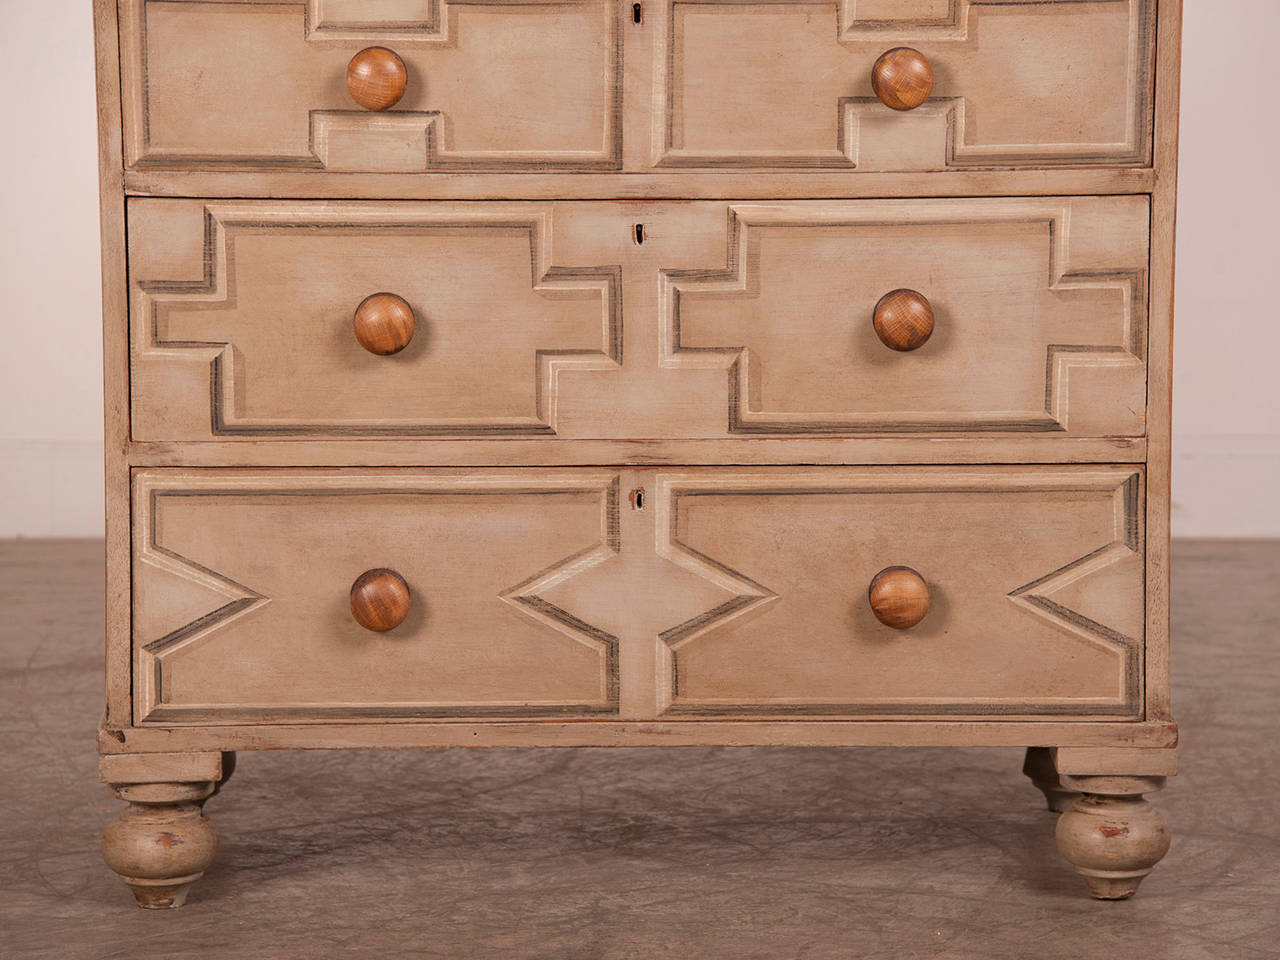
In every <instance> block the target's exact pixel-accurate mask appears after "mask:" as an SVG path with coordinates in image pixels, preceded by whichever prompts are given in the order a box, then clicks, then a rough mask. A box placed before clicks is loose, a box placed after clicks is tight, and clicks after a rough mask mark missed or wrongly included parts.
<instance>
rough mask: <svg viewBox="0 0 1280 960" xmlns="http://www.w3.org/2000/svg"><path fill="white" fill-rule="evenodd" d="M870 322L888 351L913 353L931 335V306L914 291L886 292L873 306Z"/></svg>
mask: <svg viewBox="0 0 1280 960" xmlns="http://www.w3.org/2000/svg"><path fill="white" fill-rule="evenodd" d="M871 322H872V323H873V324H874V325H875V328H876V336H877V337H879V338H880V342H881V343H883V344H884V345H885V346H886V347H888V348H889V349H891V350H903V351H905V350H915V349H916V348H917V347H921V346H923V345H924V342H925V341H926V340H928V339H929V335H930V334H932V333H933V307H932V306H931V305H930V303H929V301H928V300H926V299H925V298H924V296H923V295H922V294H919V293H916V292H915V291H914V290H890V291H889V292H888V293H886V294H885V295H884V296H883V297H881V298H880V300H879V302H878V303H876V309H875V312H874V313H873V314H872V317H871Z"/></svg>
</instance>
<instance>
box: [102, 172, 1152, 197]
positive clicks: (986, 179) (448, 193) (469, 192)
mask: <svg viewBox="0 0 1280 960" xmlns="http://www.w3.org/2000/svg"><path fill="white" fill-rule="evenodd" d="M938 177H939V174H938V173H934V172H919V173H858V174H857V175H855V176H850V175H848V174H846V173H829V172H823V171H821V170H815V171H805V172H804V173H803V174H800V175H797V174H795V173H787V172H778V171H767V170H766V171H760V172H752V173H751V174H750V175H748V176H741V175H732V174H730V175H724V174H714V175H712V176H708V175H706V174H703V173H696V172H689V171H666V170H658V171H657V172H654V173H574V174H562V173H486V174H461V173H458V174H455V173H449V174H437V175H432V176H423V175H422V174H414V173H325V174H322V175H321V174H315V173H305V172H301V173H299V172H290V171H287V170H254V171H252V172H248V173H232V172H227V171H224V170H198V171H180V170H126V171H125V176H124V182H125V188H126V189H127V191H128V193H129V194H130V195H131V196H155V197H243V196H246V195H248V196H260V197H295V198H304V199H305V198H307V197H316V196H321V195H325V196H332V197H341V198H345V199H368V200H378V199H384V198H391V197H394V198H399V199H410V200H412V199H420V200H428V199H450V200H503V199H521V200H561V199H578V200H649V199H653V198H655V197H662V198H670V197H681V198H688V199H709V200H715V199H723V198H725V197H740V198H743V199H753V200H786V199H804V198H807V197H842V198H846V199H855V198H869V199H874V198H892V197H928V196H935V195H936V194H938V193H939V191H940V185H939V183H938ZM1154 183H1155V174H1154V171H1152V169H1151V168H1150V167H1062V168H1059V167H1041V168H1031V169H1025V168H1020V169H1015V170H1001V171H994V170H970V169H968V168H965V169H956V170H953V171H948V172H947V174H946V176H945V178H944V181H943V185H944V186H945V189H946V194H947V195H948V196H956V197H963V196H985V197H1007V196H1049V197H1052V196H1060V195H1077V196H1092V195H1095V194H1145V193H1150V192H1151V189H1152V186H1153V184H1154ZM322 187H323V188H325V189H321V188H322Z"/></svg>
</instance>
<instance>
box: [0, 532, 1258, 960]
mask: <svg viewBox="0 0 1280 960" xmlns="http://www.w3.org/2000/svg"><path fill="white" fill-rule="evenodd" d="M101 553H102V547H101V544H100V543H98V542H75V541H61V542H59V541H28V542H21V541H18V542H14V541H0V604H2V605H3V610H4V617H3V620H2V621H0V734H2V735H3V741H2V744H3V749H0V957H3V958H6V960H7V958H14V957H24V958H25V957H49V958H58V960H72V958H82V957H87V958H108V957H130V958H144V957H147V958H150V957H166V958H168V957H196V956H199V957H224V956H225V957H235V958H237V960H250V958H258V957H269V958H287V957H308V958H311V957H328V956H335V957H344V958H346V957H377V958H379V960H383V958H393V957H400V956H422V957H447V958H450V960H464V958H472V957H486V958H487V957H496V956H504V957H517V958H542V957H546V958H553V957H554V958H556V960H578V958H584V960H597V958H623V957H635V958H645V960H651V958H666V957H672V958H675V957H679V958H686V957H688V958H699V960H701V958H734V960H742V958H757V957H758V958H769V960H785V958H806V960H820V958H841V960H844V958H850V957H858V958H859V960H877V958H887V960H900V958H915V957H948V958H960V957H981V958H983V960H999V958H1006V957H1007V958H1019V960H1021V958H1028V957H1039V958H1056V957H1062V958H1068V957H1069V958H1072V960H1080V958H1112V957H1116V958H1126V960H1128V958H1143V960H1154V958H1201V957H1203V958H1214V960H1219V958H1227V960H1235V958H1255V957H1277V956H1280V875H1278V871H1277V859H1278V855H1280V841H1278V839H1277V837H1278V834H1280V802H1278V800H1277V798H1278V797H1280V727H1278V725H1277V717H1278V716H1280V708H1278V706H1277V705H1278V703H1280V655H1278V653H1280V651H1278V649H1277V636H1278V635H1280V631H1278V629H1277V628H1278V627H1280V613H1278V606H1277V600H1278V599H1280V542H1236V543H1228V542H1183V543H1179V544H1178V545H1177V548H1176V550H1175V567H1174V616H1173V625H1174V642H1175V650H1174V670H1175V677H1176V680H1175V683H1174V693H1175V699H1174V704H1175V711H1176V713H1177V715H1178V719H1179V722H1180V724H1181V728H1182V753H1181V765H1182V772H1181V774H1180V775H1179V776H1178V777H1176V778H1174V779H1173V780H1171V781H1170V784H1169V787H1168V788H1167V789H1166V790H1165V791H1164V792H1162V793H1160V794H1157V795H1156V796H1155V802H1156V803H1157V804H1158V805H1159V806H1160V807H1161V809H1162V810H1163V811H1164V813H1165V815H1166V817H1167V818H1168V820H1169V822H1170V824H1171V825H1172V828H1173V831H1174V842H1173V849H1172V851H1171V852H1170V853H1169V855H1168V857H1167V858H1166V859H1165V861H1164V863H1163V864H1161V865H1160V866H1159V867H1157V868H1156V872H1155V873H1154V874H1153V875H1152V876H1151V877H1149V878H1148V879H1147V881H1146V882H1145V884H1144V885H1143V888H1142V890H1141V891H1140V892H1139V894H1138V897H1137V898H1136V899H1134V900H1132V901H1126V902H1120V903H1098V902H1095V901H1092V900H1090V899H1088V897H1087V896H1086V895H1085V892H1084V886H1083V884H1082V883H1081V882H1080V881H1079V880H1078V879H1077V878H1076V876H1075V875H1074V874H1073V873H1072V872H1071V870H1070V869H1069V868H1068V867H1067V865H1066V864H1065V863H1064V862H1062V861H1061V860H1060V859H1059V858H1058V856H1057V853H1056V851H1055V849H1054V844H1053V823H1054V820H1053V815H1051V814H1049V813H1048V812H1046V811H1045V810H1044V809H1043V807H1042V804H1041V800H1040V796H1039V794H1037V793H1036V792H1035V791H1034V790H1033V788H1032V787H1031V786H1030V784H1029V783H1028V782H1027V781H1026V780H1025V779H1024V778H1023V777H1022V776H1021V774H1020V773H1019V767H1020V763H1021V751H1018V750H1009V749H964V750H955V749H948V750H941V749H927V750H922V749H916V750H890V749H853V750H810V749H775V748H770V749H682V750H672V751H660V750H571V751H538V750H530V751H515V750H494V751H480V750H470V751H465V750H461V751H419V752H385V753H376V752H367V753H365V752H362V753H338V752H327V751H326V752H318V751H317V752H296V753H286V752H275V753H262V754H255V753H241V754H240V758H239V759H240V763H239V766H238V769H237V770H236V775H235V778H234V779H233V780H232V781H231V783H230V784H228V787H227V789H226V790H224V791H223V792H222V793H221V794H220V795H219V796H218V797H217V798H215V799H214V800H213V801H211V802H210V804H209V808H208V810H209V813H210V814H211V815H212V816H213V818H214V820H215V821H216V822H217V824H218V827H219V829H220V830H221V833H222V839H223V846H222V850H221V853H220V855H219V859H218V862H217V863H216V864H215V865H214V866H213V868H212V869H211V870H210V871H209V873H208V874H207V875H206V877H205V879H204V880H203V881H201V883H200V884H199V885H198V886H197V887H196V888H195V890H194V892H193V893H192V897H191V900H190V901H189V903H188V905H187V906H186V907H184V908H183V909H181V910H176V911H142V910H138V909H137V908H135V907H134V906H133V901H132V897H131V896H130V894H129V892H128V891H127V890H126V889H125V887H124V886H123V885H121V884H120V883H119V881H118V880H116V878H115V877H114V876H113V875H112V874H110V873H109V872H108V871H107V869H106V867H105V866H103V864H102V861H101V859H100V856H99V852H98V836H99V833H100V831H101V829H102V827H103V826H104V825H105V824H106V823H107V822H108V821H109V820H110V819H111V818H112V817H113V816H114V815H115V814H116V813H117V812H118V810H119V809H120V808H121V804H120V803H119V802H118V801H115V800H112V799H111V798H110V797H109V796H108V795H107V793H106V790H105V788H103V787H102V786H101V785H100V784H98V782H97V776H96V763H97V760H96V755H95V751H94V728H95V726H96V723H97V718H98V714H99V712H100V709H101V686H102V677H101V665H102V652H101V634H102V609H101V606H102V604H101V582H102V569H101Z"/></svg>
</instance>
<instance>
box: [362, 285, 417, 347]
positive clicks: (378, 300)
mask: <svg viewBox="0 0 1280 960" xmlns="http://www.w3.org/2000/svg"><path fill="white" fill-rule="evenodd" d="M353 323H354V325H355V331H356V339H357V340H359V341H360V346H362V347H364V348H365V349H366V350H368V351H369V352H370V353H376V354H377V355H378V356H380V357H388V356H390V355H391V354H393V353H399V352H400V351H401V350H403V349H404V348H405V347H407V346H408V345H409V341H410V340H412V339H413V307H411V306H409V304H408V303H407V302H406V301H405V300H403V299H402V298H400V297H397V296H396V295H395V294H394V293H375V294H373V295H372V296H368V297H365V298H364V299H363V300H361V301H360V306H358V307H356V313H355V317H354V318H353Z"/></svg>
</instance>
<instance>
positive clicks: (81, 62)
mask: <svg viewBox="0 0 1280 960" xmlns="http://www.w3.org/2000/svg"><path fill="white" fill-rule="evenodd" d="M0 6H3V9H4V26H5V29H4V31H3V32H2V33H0V89H3V90H6V91H8V93H7V94H6V95H5V96H4V97H3V98H2V99H0V129H2V130H4V131H6V134H5V141H6V142H5V143H4V146H3V148H2V149H0V225H2V226H0V291H2V292H3V308H0V309H2V310H3V313H2V315H3V317H4V325H3V335H2V337H0V536H4V537H7V536H14V535H18V536H26V537H48V536H92V537H97V536H101V535H102V334H101V325H102V319H101V316H102V314H101V303H102V296H101V287H100V273H99V269H98V159H97V145H96V144H97V135H98V132H97V119H96V109H97V108H96V105H95V103H94V80H93V22H92V21H93V18H92V11H91V7H90V4H89V2H88V0H38V2H34V3H32V2H19V0H0Z"/></svg>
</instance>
